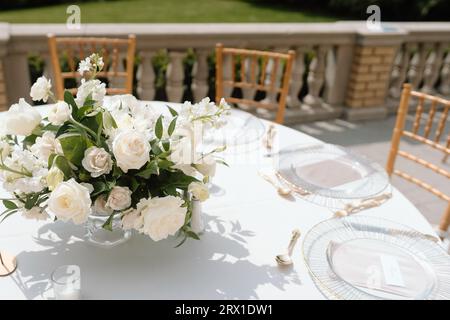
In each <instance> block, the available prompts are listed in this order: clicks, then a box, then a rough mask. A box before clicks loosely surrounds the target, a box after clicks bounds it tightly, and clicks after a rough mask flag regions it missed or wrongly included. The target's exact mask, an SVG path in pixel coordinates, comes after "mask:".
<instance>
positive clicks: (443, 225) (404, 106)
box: [386, 83, 450, 232]
mask: <svg viewBox="0 0 450 320" xmlns="http://www.w3.org/2000/svg"><path fill="white" fill-rule="evenodd" d="M410 97H417V98H419V103H418V105H417V108H416V112H415V117H414V122H413V127H412V130H411V131H409V130H405V129H404V128H405V121H406V114H407V112H408V108H409V101H410ZM425 101H431V107H430V110H429V112H428V118H427V121H426V123H425V127H424V130H423V134H422V135H421V134H419V132H421V130H420V125H421V118H422V114H423V111H424V104H425ZM438 104H443V105H444V110H443V112H442V114H441V116H440V118H439V121H438V126H437V129H436V131H435V136H434V139H433V140H431V139H430V138H429V136H430V132H431V129H432V127H433V120H434V116H435V114H436V111H437V105H438ZM449 106H450V100H445V99H443V98H440V97H435V96H433V95H430V94H425V93H421V92H417V91H412V90H411V85H410V84H407V83H406V84H404V85H403V91H402V95H401V99H400V105H399V107H398V113H397V121H396V123H395V127H394V130H393V133H392V141H391V149H390V151H389V156H388V161H387V164H386V171H387V173H388V174H389V175H390V176H391V175H392V174H395V175H397V176H399V177H401V178H403V179H405V180H407V181H409V182H412V183H414V184H416V185H418V186H419V187H421V188H423V189H425V190H426V191H428V192H430V193H432V194H434V195H435V196H437V197H439V198H441V199H443V200H444V201H447V202H448V205H447V210H446V211H445V212H444V214H443V216H442V218H441V222H440V225H439V229H440V230H441V231H442V232H446V231H447V229H448V228H449V226H450V196H449V195H448V194H446V193H444V192H442V191H441V190H438V189H437V188H435V187H433V186H431V185H430V184H428V183H426V182H424V181H422V180H421V179H418V178H416V177H414V176H412V175H410V174H408V173H406V172H404V171H401V170H399V169H394V166H395V160H396V157H397V155H399V156H401V157H403V158H404V159H407V160H410V161H413V162H415V163H417V164H419V165H422V166H424V167H425V168H427V169H429V170H431V171H433V172H435V173H437V174H439V175H441V176H443V177H445V178H447V179H450V172H449V171H448V170H446V169H444V168H442V167H440V166H438V165H436V164H433V163H431V162H429V161H427V160H424V159H422V158H420V157H418V156H416V155H414V154H412V153H409V152H406V151H403V150H399V145H400V140H401V138H402V137H407V138H410V139H413V140H415V141H417V142H420V143H423V144H425V145H427V146H429V147H432V148H433V149H435V150H438V151H440V152H443V153H444V155H445V157H444V159H443V161H444V162H445V160H446V158H447V157H448V155H450V134H449V135H448V136H447V143H446V145H444V144H442V143H441V142H440V140H441V136H442V134H443V132H444V128H445V124H446V122H447V115H448V109H449Z"/></svg>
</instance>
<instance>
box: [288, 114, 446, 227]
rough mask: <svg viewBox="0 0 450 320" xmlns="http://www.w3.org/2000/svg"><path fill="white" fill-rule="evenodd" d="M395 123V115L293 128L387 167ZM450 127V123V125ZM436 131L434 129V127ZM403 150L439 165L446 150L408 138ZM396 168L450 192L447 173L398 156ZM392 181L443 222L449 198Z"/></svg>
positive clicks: (431, 216) (409, 120) (426, 213)
mask: <svg viewBox="0 0 450 320" xmlns="http://www.w3.org/2000/svg"><path fill="white" fill-rule="evenodd" d="M437 116H438V114H437V115H436V118H438V117H437ZM412 122H413V117H412V116H408V118H407V125H408V124H409V125H411V123H412ZM394 125H395V116H391V117H389V118H387V119H385V120H377V121H367V122H348V121H345V120H341V119H336V120H331V121H324V122H320V121H319V122H313V123H307V124H298V125H294V126H291V127H292V128H294V129H297V130H300V131H302V132H304V133H306V134H309V135H311V136H314V137H316V138H318V139H320V140H322V141H325V142H328V143H333V144H339V145H342V146H346V147H349V148H350V149H352V150H354V151H356V152H359V153H360V154H363V155H365V156H367V157H369V158H371V159H373V160H375V161H377V162H378V163H380V164H381V165H383V166H385V164H386V160H387V156H388V152H389V149H390V143H391V135H392V129H393V127H394ZM447 127H449V125H447ZM433 128H434V127H433ZM448 129H449V128H447V131H446V132H444V135H443V136H444V137H446V136H447V134H448ZM432 132H434V131H433V130H432ZM400 149H403V150H405V151H409V152H411V153H413V154H415V155H417V156H419V157H420V158H423V159H426V160H428V161H431V162H433V163H435V164H440V165H442V162H441V160H442V158H443V154H442V152H439V151H436V150H434V149H432V148H430V147H428V146H426V145H424V144H421V143H416V142H412V141H405V139H403V140H402V143H401V144H400ZM444 166H445V168H446V169H447V170H450V158H449V159H448V160H447V163H446V164H445V165H444ZM396 167H398V168H402V170H403V171H406V172H408V173H411V174H412V175H414V176H416V177H417V178H420V179H422V180H424V181H426V182H428V183H429V184H431V185H433V186H434V187H436V188H438V189H439V190H441V191H443V192H445V193H447V194H450V183H449V181H448V179H446V178H444V177H443V176H441V175H439V174H437V173H434V172H433V171H431V170H429V169H427V168H425V167H423V166H421V165H419V164H416V163H414V162H411V161H409V160H406V159H403V158H401V157H398V158H397V163H396ZM392 183H393V185H394V186H395V187H397V188H398V189H399V190H400V191H401V192H402V193H403V194H404V195H405V196H406V197H407V198H408V199H409V200H410V201H411V202H412V203H414V205H415V206H416V207H417V208H418V209H419V210H420V211H421V212H422V213H423V215H424V216H425V217H426V218H427V219H428V220H429V222H430V223H432V224H438V223H439V219H440V216H441V215H442V214H443V212H444V210H445V208H446V206H447V204H446V203H445V201H443V200H441V199H440V198H438V197H436V196H434V195H433V194H431V193H429V192H427V191H425V190H424V189H422V188H420V187H418V186H416V185H415V184H413V183H410V182H408V181H406V180H404V179H402V178H400V177H396V176H395V177H393V178H392Z"/></svg>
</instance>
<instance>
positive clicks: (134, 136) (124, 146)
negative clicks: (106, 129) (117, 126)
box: [112, 130, 150, 172]
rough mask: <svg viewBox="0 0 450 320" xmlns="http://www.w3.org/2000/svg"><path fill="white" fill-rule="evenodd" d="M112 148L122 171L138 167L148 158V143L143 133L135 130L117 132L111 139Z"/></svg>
mask: <svg viewBox="0 0 450 320" xmlns="http://www.w3.org/2000/svg"><path fill="white" fill-rule="evenodd" d="M112 149H113V153H114V157H115V158H116V160H117V165H118V166H119V168H120V169H122V171H123V172H128V170H130V169H140V168H142V166H143V165H144V164H146V163H147V162H148V161H149V160H150V143H149V142H148V140H147V138H146V137H145V135H144V134H143V133H141V132H138V131H136V130H127V131H123V132H121V133H119V134H118V135H117V136H116V137H115V138H114V140H113V143H112Z"/></svg>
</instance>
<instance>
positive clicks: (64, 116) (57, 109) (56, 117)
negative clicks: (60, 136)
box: [48, 101, 72, 126]
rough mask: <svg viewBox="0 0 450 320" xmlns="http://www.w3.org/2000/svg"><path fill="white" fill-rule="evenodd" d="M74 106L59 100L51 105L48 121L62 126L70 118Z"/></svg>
mask: <svg viewBox="0 0 450 320" xmlns="http://www.w3.org/2000/svg"><path fill="white" fill-rule="evenodd" d="M71 113H72V108H71V107H70V106H69V105H68V104H67V103H66V102H64V101H58V102H57V103H55V104H53V105H52V106H51V107H50V111H49V112H48V121H50V122H51V123H52V124H53V125H55V126H60V125H62V124H63V123H64V122H66V121H67V120H69V118H70V115H71Z"/></svg>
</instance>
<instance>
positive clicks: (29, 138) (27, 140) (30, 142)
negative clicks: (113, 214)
mask: <svg viewBox="0 0 450 320" xmlns="http://www.w3.org/2000/svg"><path fill="white" fill-rule="evenodd" d="M37 137H38V136H37V135H35V134H31V135H29V136H27V137H26V138H25V139H23V141H22V144H23V147H24V149H27V147H29V146H32V145H33V144H34V143H35V142H36V138H37Z"/></svg>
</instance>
